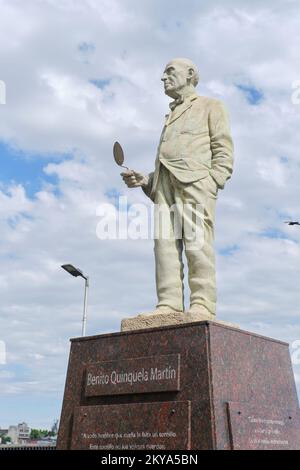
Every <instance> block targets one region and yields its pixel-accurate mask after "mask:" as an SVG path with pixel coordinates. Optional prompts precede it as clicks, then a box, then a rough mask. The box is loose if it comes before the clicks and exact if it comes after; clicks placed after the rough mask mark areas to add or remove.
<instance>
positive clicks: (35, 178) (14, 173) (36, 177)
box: [0, 141, 71, 198]
mask: <svg viewBox="0 0 300 470" xmlns="http://www.w3.org/2000/svg"><path fill="white" fill-rule="evenodd" d="M70 158H71V156H70V155H67V154H65V155H59V154H53V155H50V154H49V155H47V156H43V157H42V158H38V157H37V156H32V155H29V154H26V153H25V152H22V151H20V150H17V149H14V148H12V147H11V146H9V145H7V144H6V143H4V142H1V141H0V166H1V172H0V185H1V183H2V184H3V185H4V186H7V185H9V184H21V185H22V186H24V188H25V191H26V194H27V196H28V197H30V198H33V197H34V195H35V194H36V193H37V192H38V191H40V190H41V189H42V187H43V184H45V183H48V184H52V185H54V186H57V182H58V178H57V176H56V175H47V174H46V173H45V172H44V171H43V170H44V168H45V167H46V166H47V165H48V164H49V163H53V162H58V161H62V160H66V159H70Z"/></svg>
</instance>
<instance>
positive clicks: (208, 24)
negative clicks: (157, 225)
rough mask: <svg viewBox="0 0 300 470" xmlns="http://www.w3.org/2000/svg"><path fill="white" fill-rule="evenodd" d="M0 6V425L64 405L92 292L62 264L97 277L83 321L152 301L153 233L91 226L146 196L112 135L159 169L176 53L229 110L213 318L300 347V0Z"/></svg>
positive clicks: (45, 419)
mask: <svg viewBox="0 0 300 470" xmlns="http://www.w3.org/2000/svg"><path fill="white" fill-rule="evenodd" d="M0 12H1V16H0V80H2V81H3V82H4V83H5V85H6V104H1V105H0V230H1V238H0V259H1V271H0V299H1V300H0V345H2V348H3V345H4V344H5V346H6V364H4V363H3V362H4V360H3V354H2V360H1V361H0V393H1V400H0V427H5V426H8V425H10V424H15V423H17V422H20V421H23V420H25V421H27V422H28V423H29V425H30V426H32V427H49V426H51V425H52V423H53V421H54V419H55V418H58V417H59V415H60V408H61V401H62V394H63V387H64V381H65V374H66V367H67V360H68V353H69V338H70V337H76V336H79V335H80V332H81V316H82V304H83V280H82V279H80V278H78V279H75V278H72V277H71V276H68V275H67V273H65V272H64V271H63V270H62V269H61V268H60V265H61V264H63V263H67V262H70V263H73V264H74V265H75V266H78V267H80V268H81V269H82V270H83V271H84V272H86V273H88V274H89V276H90V301H89V311H88V317H89V318H88V334H91V335H92V334H99V333H105V332H113V331H118V330H119V328H120V321H121V319H122V318H124V317H127V316H134V315H136V314H138V313H141V312H143V311H147V310H150V309H152V308H153V307H154V306H155V301H156V297H155V284H154V260H153V249H152V248H153V241H152V240H151V239H150V240H100V239H99V238H98V237H97V236H96V229H97V225H98V223H99V220H100V217H99V207H101V205H102V204H104V203H109V204H116V203H117V199H118V196H119V195H123V196H127V198H128V202H129V204H134V203H141V202H143V203H146V204H147V205H148V206H149V209H150V208H151V202H150V201H149V200H147V199H146V198H145V196H144V195H143V193H142V192H141V191H140V190H139V189H138V190H131V191H130V190H127V188H125V187H124V186H123V183H122V181H121V179H120V176H119V173H120V171H119V169H118V168H117V167H116V165H115V164H114V162H113V160H112V144H113V142H114V141H115V140H119V141H120V142H122V145H123V146H124V149H125V152H126V161H127V164H128V166H130V167H131V168H134V169H136V170H140V171H142V172H149V171H151V170H152V169H153V164H154V158H155V152H156V147H157V142H158V138H159V134H160V131H161V127H162V123H163V119H164V114H165V113H166V112H167V111H168V101H169V100H168V99H167V97H165V96H164V94H163V90H162V83H161V82H160V77H161V73H162V70H163V68H164V65H165V63H166V62H167V61H168V60H169V59H171V58H173V57H178V56H179V57H189V58H191V59H192V60H193V61H195V63H196V64H197V65H198V66H199V70H200V76H201V81H200V84H199V86H198V93H199V94H203V95H208V96H211V97H215V98H218V99H221V100H223V101H224V102H225V103H226V105H227V108H228V110H229V113H230V117H231V124H232V134H233V138H234V143H235V170H234V174H233V177H232V180H231V181H230V182H229V183H228V184H227V186H226V188H225V190H224V191H222V192H220V196H219V201H218V210H217V222H216V250H217V277H218V316H219V318H221V319H223V320H228V321H232V322H235V323H238V324H239V325H240V326H241V327H242V328H243V329H246V330H249V331H252V332H257V333H259V334H263V335H266V336H270V337H274V338H277V339H280V340H283V341H287V342H289V343H290V344H291V353H292V354H293V357H294V359H295V357H296V359H297V354H296V353H297V349H295V345H297V343H294V342H295V341H297V340H299V339H300V320H299V313H300V289H299V285H300V227H297V226H295V227H290V226H288V225H286V224H284V221H286V220H299V219H300V208H299V196H300V190H299V181H300V165H299V163H300V155H299V148H300V133H299V121H300V103H298V102H299V101H300V99H299V98H300V93H298V90H297V88H293V87H297V86H298V87H300V82H299V81H300V59H299V43H300V5H299V2H298V0H272V1H271V0H265V1H258V0H252V1H251V2H245V1H242V0H220V1H219V0H213V1H212V0H185V1H180V0H178V1H177V2H174V1H171V0H165V1H164V2H161V1H158V0H143V1H142V2H141V1H137V0H26V1H24V0H22V1H21V0H0ZM297 81H298V82H299V83H298V85H297ZM2 88H3V87H2ZM293 343H294V348H293V347H292V345H293ZM298 344H299V343H298ZM298 347H299V346H298ZM0 357H1V356H0ZM298 358H299V355H298ZM296 362H297V360H294V371H295V378H296V382H297V386H298V389H299V388H300V365H297V364H296Z"/></svg>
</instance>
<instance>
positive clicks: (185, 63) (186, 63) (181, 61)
mask: <svg viewBox="0 0 300 470" xmlns="http://www.w3.org/2000/svg"><path fill="white" fill-rule="evenodd" d="M171 64H176V65H178V66H179V67H182V68H184V69H186V71H189V70H192V71H193V72H194V73H193V76H192V78H191V84H192V85H194V87H196V86H197V85H198V83H199V72H198V68H197V66H196V64H194V62H193V61H192V60H190V59H187V58H185V57H177V58H175V59H172V60H170V62H169V63H168V64H167V66H166V68H167V67H168V66H170V65H171Z"/></svg>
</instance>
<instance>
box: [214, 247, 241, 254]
mask: <svg viewBox="0 0 300 470" xmlns="http://www.w3.org/2000/svg"><path fill="white" fill-rule="evenodd" d="M239 249H240V247H239V245H230V246H226V247H225V248H221V249H220V250H218V253H219V255H221V256H232V255H234V253H236V252H237V251H238V250H239Z"/></svg>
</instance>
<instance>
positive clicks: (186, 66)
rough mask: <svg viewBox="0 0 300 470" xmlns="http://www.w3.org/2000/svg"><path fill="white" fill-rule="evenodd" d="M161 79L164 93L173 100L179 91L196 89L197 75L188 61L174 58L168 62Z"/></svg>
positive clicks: (195, 69) (194, 67)
mask: <svg viewBox="0 0 300 470" xmlns="http://www.w3.org/2000/svg"><path fill="white" fill-rule="evenodd" d="M161 79H162V81H163V82H164V86H165V93H166V94H167V95H169V96H170V97H173V98H174V97H176V96H178V94H180V92H181V90H183V89H187V88H192V87H196V86H197V85H198V82H199V73H198V69H197V67H196V65H195V64H194V62H192V61H191V60H190V59H186V58H176V59H172V60H171V61H170V62H168V64H167V65H166V67H165V70H164V73H163V76H162V78H161Z"/></svg>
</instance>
